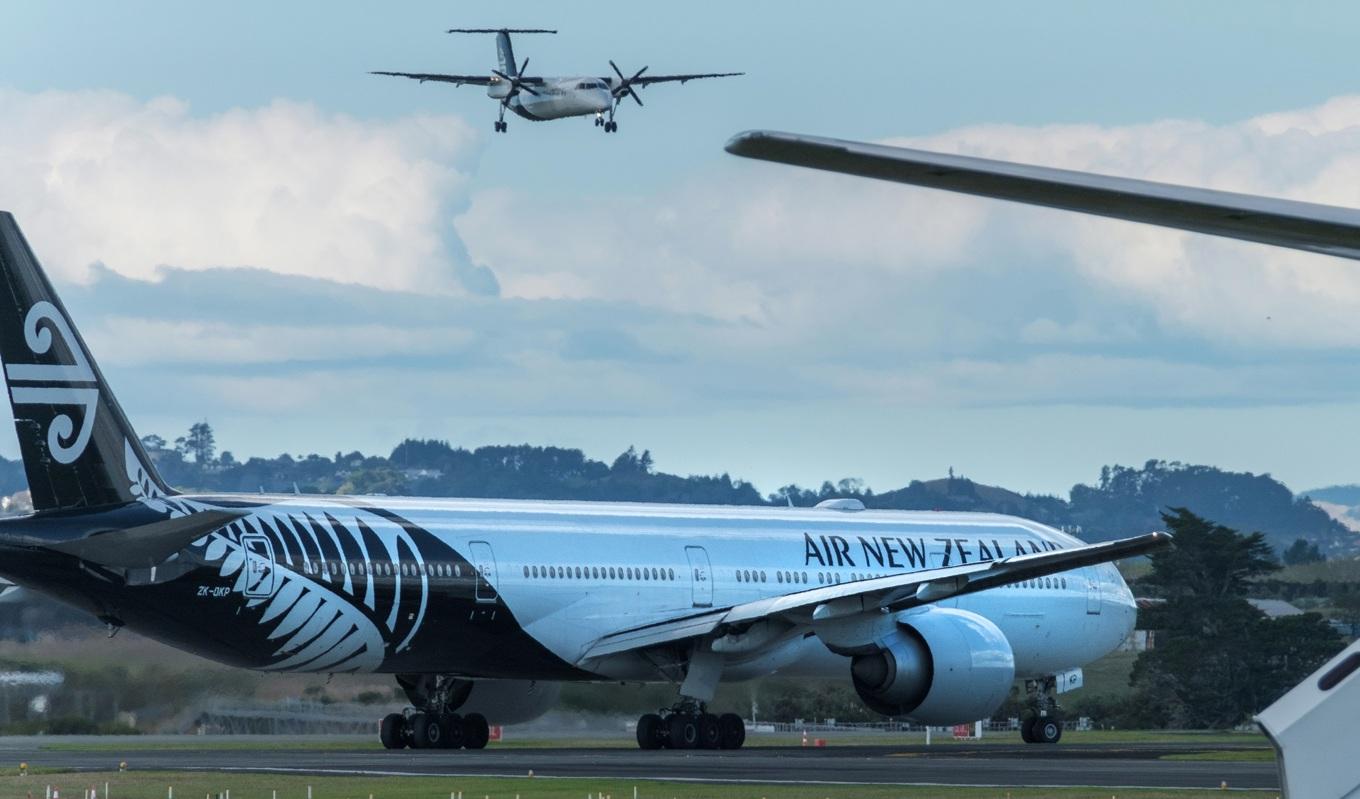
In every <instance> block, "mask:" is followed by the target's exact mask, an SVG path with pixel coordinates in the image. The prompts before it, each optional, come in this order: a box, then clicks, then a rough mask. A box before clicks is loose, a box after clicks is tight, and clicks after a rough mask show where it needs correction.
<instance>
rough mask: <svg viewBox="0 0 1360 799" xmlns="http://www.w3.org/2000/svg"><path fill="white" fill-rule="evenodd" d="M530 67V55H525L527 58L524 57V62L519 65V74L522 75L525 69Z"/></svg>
mask: <svg viewBox="0 0 1360 799" xmlns="http://www.w3.org/2000/svg"><path fill="white" fill-rule="evenodd" d="M528 68H529V58H528V56H525V58H524V63H523V64H520V65H519V74H520V75H523V74H524V71H525V70H526V69H528Z"/></svg>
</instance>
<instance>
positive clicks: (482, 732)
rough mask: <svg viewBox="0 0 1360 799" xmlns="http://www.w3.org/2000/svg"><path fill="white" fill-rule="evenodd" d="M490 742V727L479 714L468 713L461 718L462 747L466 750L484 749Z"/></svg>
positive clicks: (484, 717)
mask: <svg viewBox="0 0 1360 799" xmlns="http://www.w3.org/2000/svg"><path fill="white" fill-rule="evenodd" d="M490 740H491V726H490V725H489V724H487V723H486V716H483V715H482V714H481V713H469V714H467V715H466V716H464V717H463V746H465V747H467V748H468V749H485V748H486V744H487V742H488V741H490Z"/></svg>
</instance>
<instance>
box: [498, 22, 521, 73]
mask: <svg viewBox="0 0 1360 799" xmlns="http://www.w3.org/2000/svg"><path fill="white" fill-rule="evenodd" d="M496 60H497V61H499V62H500V64H501V72H504V73H505V74H507V75H509V76H510V77H512V78H513V77H515V76H517V75H519V67H518V66H517V65H518V64H519V62H518V61H516V60H515V48H514V47H512V46H511V45H510V34H509V32H508V31H499V32H498V33H497V34H496Z"/></svg>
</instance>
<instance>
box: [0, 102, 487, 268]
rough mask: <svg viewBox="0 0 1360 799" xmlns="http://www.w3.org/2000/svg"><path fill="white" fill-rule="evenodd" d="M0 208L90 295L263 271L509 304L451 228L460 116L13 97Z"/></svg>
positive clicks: (462, 194)
mask: <svg viewBox="0 0 1360 799" xmlns="http://www.w3.org/2000/svg"><path fill="white" fill-rule="evenodd" d="M0 116H3V117H4V119H5V120H6V123H5V125H4V126H0V207H3V208H5V209H6V210H11V211H13V212H15V213H16V215H17V216H18V218H19V221H20V224H22V225H23V226H24V229H25V230H26V232H27V235H28V237H29V239H30V240H31V241H32V242H33V243H34V246H35V247H36V248H37V250H38V253H39V256H40V257H41V258H43V260H44V263H45V264H46V266H47V268H48V269H49V270H50V271H51V272H52V273H53V274H55V275H56V276H58V277H59V278H64V279H71V280H78V281H87V280H89V279H90V274H89V272H88V267H89V265H90V264H91V263H92V262H95V261H102V262H103V263H104V264H106V265H107V266H108V268H110V269H112V270H114V271H116V272H118V273H121V274H123V275H127V276H130V277H143V278H145V277H151V276H153V275H154V274H155V271H156V268H157V267H158V266H160V265H162V264H171V265H174V266H176V267H178V268H181V269H206V268H210V267H216V266H251V267H257V268H261V269H267V270H271V271H274V272H279V273H285V274H292V275H303V276H309V277H318V278H327V279H331V280H338V281H344V282H353V283H359V284H364V285H369V286H376V287H381V288H393V289H415V288H420V289H422V290H432V291H437V292H444V293H449V292H458V291H468V292H471V293H475V294H482V295H487V294H495V293H496V292H497V290H498V287H497V284H496V280H495V276H494V275H493V274H491V272H490V270H489V269H488V268H487V267H486V266H484V265H479V264H475V263H473V262H472V261H471V260H470V259H468V258H467V255H466V252H465V251H464V250H463V247H462V244H461V242H459V241H457V239H456V236H455V235H454V234H453V231H452V228H451V227H450V220H451V218H452V217H453V215H454V214H455V213H456V212H457V211H458V210H459V209H460V208H461V206H462V204H463V203H464V202H465V200H466V194H467V182H468V175H469V172H470V170H471V169H472V168H473V167H474V166H475V163H476V159H477V157H478V154H479V145H478V137H477V136H475V135H474V134H473V132H472V130H471V128H470V127H469V126H468V125H467V124H466V123H464V122H463V121H462V120H461V119H459V118H458V117H453V116H409V117H403V118H400V119H395V120H390V121H388V120H361V119H355V118H353V117H349V116H345V115H343V114H330V113H325V112H323V111H321V110H319V109H317V108H316V107H315V106H312V105H309V104H305V103H295V102H287V101H282V100H280V101H275V102H273V103H271V104H269V105H267V106H263V107H260V108H253V109H234V110H230V111H226V112H223V113H218V114H212V115H208V116H203V117H199V116H194V115H193V114H192V113H191V109H190V108H189V106H188V105H186V104H185V103H183V102H180V101H178V100H175V99H171V98H159V99H154V100H151V101H147V102H142V101H139V100H135V99H133V98H131V97H128V96H126V95H122V94H118V93H114V92H107V91H83V92H59V91H50V92H42V93H39V94H26V93H22V92H17V91H11V90H0Z"/></svg>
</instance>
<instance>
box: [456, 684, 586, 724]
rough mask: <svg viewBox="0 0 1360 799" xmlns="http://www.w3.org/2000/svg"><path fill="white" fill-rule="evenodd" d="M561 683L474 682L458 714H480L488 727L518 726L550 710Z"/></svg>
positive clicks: (556, 697)
mask: <svg viewBox="0 0 1360 799" xmlns="http://www.w3.org/2000/svg"><path fill="white" fill-rule="evenodd" d="M561 695H562V684H561V683H556V682H539V681H530V680H475V681H473V683H472V691H471V692H470V693H469V694H468V697H467V700H466V701H464V702H463V703H462V704H461V705H459V706H458V707H457V710H458V712H459V713H461V714H463V715H465V716H466V715H467V714H469V713H481V714H482V715H483V716H486V717H487V719H488V720H490V722H491V723H492V724H521V723H523V722H526V721H533V720H534V719H536V718H538V717H539V716H541V715H543V714H544V713H547V712H548V711H549V710H552V709H553V707H554V706H556V705H557V699H558V697H560V696H561Z"/></svg>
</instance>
